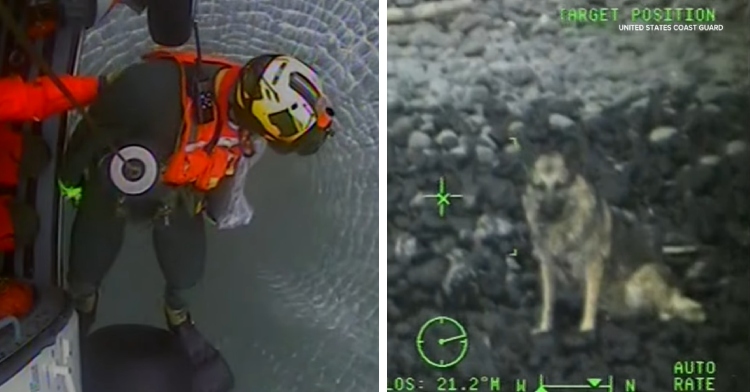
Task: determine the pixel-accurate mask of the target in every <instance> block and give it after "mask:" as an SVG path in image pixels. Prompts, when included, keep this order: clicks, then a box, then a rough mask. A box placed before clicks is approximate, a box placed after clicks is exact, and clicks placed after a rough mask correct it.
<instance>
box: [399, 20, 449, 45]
mask: <svg viewBox="0 0 750 392" xmlns="http://www.w3.org/2000/svg"><path fill="white" fill-rule="evenodd" d="M409 41H410V43H411V44H412V45H413V46H435V47H441V48H450V47H454V46H455V41H456V40H455V38H451V36H450V35H448V34H446V33H444V32H442V31H440V30H439V29H438V28H437V26H435V25H433V24H431V23H419V24H416V25H414V26H412V32H411V34H409Z"/></svg>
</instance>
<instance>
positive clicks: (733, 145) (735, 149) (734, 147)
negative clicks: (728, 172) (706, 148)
mask: <svg viewBox="0 0 750 392" xmlns="http://www.w3.org/2000/svg"><path fill="white" fill-rule="evenodd" d="M745 151H747V143H746V142H745V141H744V140H732V141H731V142H729V143H727V145H726V147H724V153H726V154H727V155H729V156H732V155H737V154H741V153H743V152H745Z"/></svg>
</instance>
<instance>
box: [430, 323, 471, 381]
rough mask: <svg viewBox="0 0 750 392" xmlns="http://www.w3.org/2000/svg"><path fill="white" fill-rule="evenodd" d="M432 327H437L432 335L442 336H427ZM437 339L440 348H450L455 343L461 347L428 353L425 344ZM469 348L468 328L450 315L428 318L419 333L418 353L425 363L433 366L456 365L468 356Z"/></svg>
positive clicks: (441, 367)
mask: <svg viewBox="0 0 750 392" xmlns="http://www.w3.org/2000/svg"><path fill="white" fill-rule="evenodd" d="M432 329H436V331H435V334H431V335H439V336H440V337H438V336H427V331H429V330H432ZM435 339H437V344H438V347H439V350H443V349H448V348H450V347H452V346H455V345H458V346H459V347H458V348H457V349H452V350H448V351H446V352H443V353H439V352H430V353H429V354H428V353H427V352H425V351H426V350H425V344H426V343H428V340H432V341H433V342H434V340H435ZM468 350H469V334H468V333H467V332H466V328H464V326H463V325H461V323H459V322H458V321H456V320H455V319H452V318H450V317H445V316H438V317H434V318H432V319H430V320H427V322H425V323H424V324H422V328H420V329H419V333H417V353H419V356H420V357H421V358H422V360H423V361H424V362H425V363H427V364H428V365H430V366H432V367H435V368H438V369H446V368H449V367H453V366H456V365H457V364H458V363H459V362H461V361H462V360H463V359H464V357H466V353H467V352H468ZM435 356H437V357H435Z"/></svg>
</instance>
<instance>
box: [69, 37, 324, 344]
mask: <svg viewBox="0 0 750 392" xmlns="http://www.w3.org/2000/svg"><path fill="white" fill-rule="evenodd" d="M197 53H198V54H195V53H186V52H170V51H163V50H162V51H155V52H152V53H149V54H146V55H145V56H143V61H142V62H140V63H137V64H134V65H131V66H129V67H127V68H125V69H124V70H122V71H121V72H119V73H118V74H117V76H115V77H113V78H111V79H112V80H111V82H110V83H108V84H107V86H106V87H105V88H103V89H102V91H101V92H100V93H99V96H98V98H97V99H96V100H95V101H94V102H93V103H92V104H91V105H90V107H89V109H88V115H89V117H90V118H91V119H92V120H93V122H94V123H95V125H96V127H97V128H98V131H95V130H94V129H92V126H91V125H92V124H91V123H90V122H84V121H82V122H80V123H79V124H78V125H77V127H76V129H75V131H74V132H73V134H72V136H71V139H70V141H69V144H68V147H67V149H66V151H65V154H64V157H63V161H62V167H61V169H60V187H61V189H62V190H63V194H64V195H66V196H67V197H68V198H71V199H73V201H74V202H75V203H76V205H77V214H76V216H75V220H74V222H73V228H72V233H71V241H70V255H69V256H70V257H69V269H68V287H69V290H70V292H71V295H72V297H73V298H74V301H75V303H76V308H77V310H78V312H79V315H80V318H81V324H82V333H83V334H85V333H86V332H87V330H88V328H89V327H90V326H91V324H92V323H93V321H94V318H95V314H96V308H97V299H98V289H99V286H100V284H101V282H102V280H103V279H104V277H105V275H106V274H107V272H108V270H109V269H110V267H111V266H112V265H113V263H114V261H115V259H116V257H117V255H118V253H119V251H120V248H121V246H122V241H123V234H124V228H125V225H126V222H141V223H145V224H147V225H149V226H151V227H152V230H153V241H154V248H155V251H156V257H157V260H158V263H159V265H160V267H161V270H162V272H163V276H164V278H165V282H166V288H165V294H164V296H165V298H164V299H165V308H164V310H165V315H166V321H167V325H168V327H169V328H170V330H172V331H173V332H175V333H176V334H177V335H178V336H183V337H186V338H187V339H188V340H190V336H194V335H196V334H197V332H196V329H195V328H194V326H193V323H192V320H191V317H190V314H189V312H188V306H187V305H188V304H187V303H186V301H185V299H184V296H183V294H184V292H185V291H186V290H188V289H190V288H192V287H193V286H195V285H196V284H197V283H198V281H199V280H200V279H201V277H202V275H203V270H204V265H205V259H206V235H205V227H204V217H208V218H209V220H211V221H216V220H218V219H220V217H221V216H222V215H225V214H226V213H227V211H225V210H226V209H227V205H228V200H229V199H233V198H234V196H235V195H232V194H231V189H232V188H233V182H234V181H236V180H237V177H238V176H237V175H235V174H236V172H237V170H238V168H239V166H241V164H242V163H243V162H247V160H249V159H253V158H257V156H256V154H259V153H260V152H261V150H262V149H263V147H264V146H265V145H268V146H269V147H270V148H271V149H273V150H275V151H277V152H279V153H282V154H288V153H296V154H299V155H310V154H313V153H315V152H317V151H318V150H319V149H320V147H321V146H322V145H323V144H324V143H325V141H326V140H327V139H328V138H329V137H330V136H332V135H333V129H332V122H333V115H334V112H333V110H332V108H331V107H330V104H329V101H328V100H327V99H326V97H325V95H324V94H323V92H322V88H321V84H320V81H319V78H318V75H317V74H316V72H315V71H314V70H313V69H312V68H311V67H310V66H308V65H307V64H305V63H303V62H302V61H301V60H299V59H297V58H294V57H291V56H285V55H279V54H266V55H262V56H259V57H255V58H253V59H251V60H250V61H249V62H247V63H246V64H245V65H239V64H236V63H233V62H231V61H228V60H224V59H221V58H203V57H201V56H200V55H199V53H200V51H199V50H198V51H197ZM112 146H114V148H115V149H116V151H112V149H113V147H112ZM235 188H236V187H235ZM199 340H201V339H199V338H196V341H199ZM196 349H197V350H200V349H201V348H200V347H199V348H196Z"/></svg>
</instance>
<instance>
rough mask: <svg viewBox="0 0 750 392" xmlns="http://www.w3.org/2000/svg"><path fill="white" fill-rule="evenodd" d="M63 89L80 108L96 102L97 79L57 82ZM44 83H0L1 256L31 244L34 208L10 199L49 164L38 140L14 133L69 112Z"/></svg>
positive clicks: (50, 83) (71, 78)
mask: <svg viewBox="0 0 750 392" xmlns="http://www.w3.org/2000/svg"><path fill="white" fill-rule="evenodd" d="M59 79H60V81H61V82H62V84H63V85H64V86H65V87H66V88H67V90H68V91H69V92H70V93H71V94H72V96H73V98H75V100H76V101H77V103H78V104H80V105H81V106H87V105H88V104H89V103H91V102H92V101H93V100H94V98H96V96H97V93H98V91H99V86H100V84H101V83H100V78H98V77H86V76H60V77H59ZM74 105H75V103H73V102H71V101H70V100H69V99H68V98H67V97H66V96H65V94H64V93H63V92H62V91H60V89H59V88H58V87H57V85H55V83H54V82H53V81H52V80H51V79H50V78H49V77H40V78H38V79H36V80H34V81H31V82H26V81H24V80H23V79H22V78H21V77H18V76H11V77H5V78H0V252H11V251H13V250H15V249H16V248H20V247H24V246H27V245H29V244H31V242H33V240H34V237H35V236H36V232H37V230H38V226H39V217H38V216H37V213H36V211H35V210H34V208H33V207H31V206H29V205H28V204H25V203H22V202H20V201H17V200H16V199H15V193H16V188H17V186H18V184H19V182H20V181H21V179H24V178H35V177H36V176H38V175H39V174H40V173H41V171H42V170H43V169H44V167H45V166H46V165H47V164H48V163H49V160H50V152H49V147H48V146H47V145H46V143H45V142H44V139H43V138H42V137H41V135H38V134H35V133H31V132H22V131H20V130H19V129H17V128H16V127H14V126H15V125H18V124H20V123H23V122H26V121H43V120H45V119H46V118H49V117H51V116H55V115H59V114H62V113H64V112H66V111H68V110H70V109H72V108H73V107H74Z"/></svg>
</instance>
